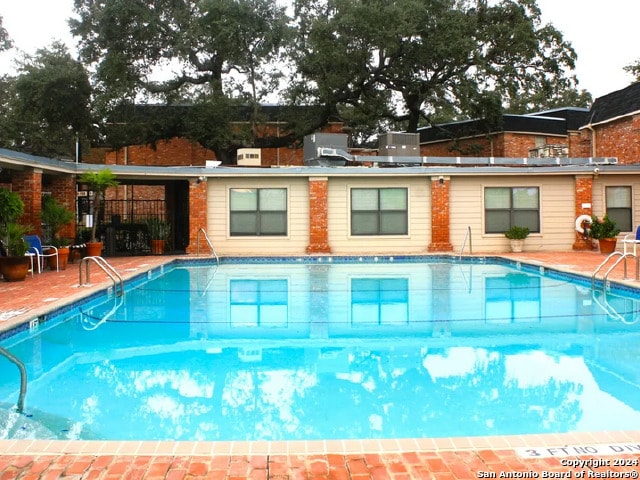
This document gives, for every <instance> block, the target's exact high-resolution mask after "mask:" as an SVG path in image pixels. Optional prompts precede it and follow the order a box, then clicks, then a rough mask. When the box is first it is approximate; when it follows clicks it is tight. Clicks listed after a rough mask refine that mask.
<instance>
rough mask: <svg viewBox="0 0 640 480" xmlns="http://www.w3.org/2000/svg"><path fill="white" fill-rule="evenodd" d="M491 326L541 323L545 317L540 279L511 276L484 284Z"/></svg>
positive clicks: (487, 315)
mask: <svg viewBox="0 0 640 480" xmlns="http://www.w3.org/2000/svg"><path fill="white" fill-rule="evenodd" d="M484 288H485V293H486V301H485V320H486V321H487V322H488V323H511V322H539V321H540V316H541V315H542V305H541V300H540V299H541V295H540V290H541V283H540V277H534V276H533V275H527V274H526V273H510V274H507V275H505V276H504V277H488V278H485V283H484Z"/></svg>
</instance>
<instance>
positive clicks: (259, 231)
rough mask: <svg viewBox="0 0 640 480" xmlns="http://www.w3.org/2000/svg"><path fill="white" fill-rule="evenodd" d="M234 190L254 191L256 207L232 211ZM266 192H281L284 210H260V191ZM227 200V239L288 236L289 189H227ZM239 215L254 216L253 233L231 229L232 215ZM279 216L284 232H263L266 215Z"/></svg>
mask: <svg viewBox="0 0 640 480" xmlns="http://www.w3.org/2000/svg"><path fill="white" fill-rule="evenodd" d="M236 190H238V191H239V190H245V191H246V190H250V191H255V192H256V207H255V209H254V210H245V209H242V210H239V209H236V210H234V209H233V204H232V203H233V199H232V197H233V192H234V191H236ZM267 190H279V191H283V192H284V195H285V198H284V210H266V209H264V208H261V205H260V201H261V200H260V198H261V195H260V192H261V191H267ZM228 199H229V205H228V211H229V230H228V231H229V237H279V238H280V237H288V236H289V189H288V188H286V187H229V194H228ZM240 214H243V215H245V216H246V215H251V214H253V215H254V216H255V230H254V232H253V233H251V232H246V231H240V230H237V231H234V229H233V224H234V215H235V216H238V215H240ZM274 214H275V215H277V214H279V215H281V216H282V221H283V224H284V231H282V232H281V233H274V232H264V228H263V221H264V219H265V217H266V216H267V215H274Z"/></svg>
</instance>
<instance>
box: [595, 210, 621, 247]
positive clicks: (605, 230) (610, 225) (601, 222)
mask: <svg viewBox="0 0 640 480" xmlns="http://www.w3.org/2000/svg"><path fill="white" fill-rule="evenodd" d="M619 233H620V229H619V228H618V225H617V224H616V222H615V220H612V219H611V218H609V215H606V214H605V216H604V217H602V219H599V218H598V217H597V216H596V215H593V216H592V217H591V225H589V237H590V238H593V239H594V240H598V245H599V246H600V252H601V253H612V252H613V251H614V250H615V249H616V243H617V239H616V236H617V235H618V234H619Z"/></svg>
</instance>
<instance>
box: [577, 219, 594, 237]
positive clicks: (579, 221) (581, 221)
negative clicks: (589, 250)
mask: <svg viewBox="0 0 640 480" xmlns="http://www.w3.org/2000/svg"><path fill="white" fill-rule="evenodd" d="M584 222H587V223H589V224H591V215H580V216H579V217H578V218H576V232H578V233H584V227H583V226H582V225H583V224H584Z"/></svg>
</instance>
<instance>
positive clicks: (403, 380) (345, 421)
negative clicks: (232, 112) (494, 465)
mask: <svg viewBox="0 0 640 480" xmlns="http://www.w3.org/2000/svg"><path fill="white" fill-rule="evenodd" d="M330 260H332V259H327V258H319V259H317V260H310V259H304V260H303V259H299V260H292V261H289V262H285V263H283V262H282V261H281V260H280V261H277V260H272V261H268V262H267V261H254V262H248V263H242V262H240V261H228V262H223V264H222V265H221V266H219V267H216V266H215V265H211V264H208V265H199V264H196V263H194V262H184V263H177V264H175V265H174V266H173V267H171V268H167V269H163V270H160V269H158V270H155V271H153V272H150V273H149V274H148V275H147V276H145V277H144V278H138V279H137V280H136V281H134V282H132V283H131V284H130V285H129V286H128V288H127V293H126V295H125V297H124V299H122V298H118V297H114V296H110V295H106V296H102V297H96V298H93V299H92V300H91V301H90V302H88V303H87V304H85V305H82V306H75V307H73V308H71V309H70V310H68V311H66V312H65V313H63V314H61V315H59V316H56V317H55V318H52V319H50V320H49V321H47V322H46V323H43V324H40V325H39V326H37V328H36V329H34V330H33V331H29V330H25V331H22V332H20V333H18V334H16V335H12V336H10V337H8V338H5V339H3V340H2V342H0V345H2V346H4V347H6V348H7V349H8V350H9V351H11V352H12V353H13V354H14V355H16V356H17V357H18V358H20V359H22V360H23V361H24V362H25V363H26V365H27V368H28V372H29V380H30V381H29V386H28V391H27V396H26V408H25V414H24V415H18V414H16V413H15V412H12V411H11V407H12V405H13V404H15V402H16V398H17V397H18V393H19V388H18V387H19V377H18V372H17V369H16V368H15V367H13V366H12V365H11V364H10V363H8V362H5V363H3V364H2V367H1V368H0V416H1V417H0V438H19V437H24V436H30V437H37V438H74V439H75V438H82V439H92V438H99V439H140V440H151V439H176V440H258V439H271V440H274V439H333V438H406V437H451V436H474V435H502V434H513V433H547V432H571V431H598V430H617V429H624V430H628V429H638V428H640V401H639V400H638V399H639V398H640V395H638V393H639V391H638V379H639V378H640V367H638V365H637V364H638V362H637V359H638V358H637V357H638V354H637V352H638V347H639V346H640V345H639V339H640V336H639V328H640V326H639V325H638V323H637V322H636V319H637V315H638V310H640V308H638V301H639V300H638V299H639V297H638V296H637V294H636V292H633V291H631V290H626V289H625V290H622V289H621V290H612V291H609V292H607V293H606V294H605V293H603V292H602V291H601V290H599V289H597V290H596V291H592V290H591V289H590V284H589V282H585V281H582V280H579V279H577V278H573V277H570V276H567V275H564V274H559V273H557V272H553V271H548V270H545V271H541V270H540V269H538V268H534V267H529V266H527V265H519V264H508V263H505V262H502V263H500V262H498V263H489V262H481V261H473V262H471V261H470V262H462V263H460V262H456V261H453V260H451V259H449V260H443V259H435V260H434V259H423V260H420V259H404V260H403V259H399V258H396V259H389V258H379V259H378V258H364V259H363V261H360V259H357V258H356V259H333V261H330ZM3 360H4V359H2V358H0V361H3Z"/></svg>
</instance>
